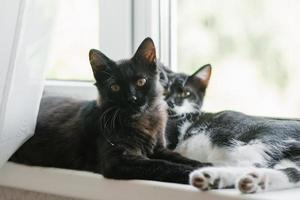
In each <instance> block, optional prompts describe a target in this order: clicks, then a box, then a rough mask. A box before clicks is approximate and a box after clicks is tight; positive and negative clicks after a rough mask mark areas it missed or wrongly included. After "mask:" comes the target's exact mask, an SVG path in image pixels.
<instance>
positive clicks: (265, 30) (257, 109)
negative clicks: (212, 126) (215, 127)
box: [177, 0, 300, 117]
mask: <svg viewBox="0 0 300 200" xmlns="http://www.w3.org/2000/svg"><path fill="white" fill-rule="evenodd" d="M177 3H178V41H177V42H178V70H179V71H183V72H186V73H192V72H193V71H195V70H196V69H197V68H199V67H200V66H201V65H204V64H206V63H211V64H212V66H213V73H212V78H211V81H210V85H209V87H208V90H207V95H206V99H205V103H204V109H205V110H208V111H221V110H224V109H231V110H238V111H243V112H246V113H249V114H255V115H272V116H285V117H292V116H293V117H300V92H299V86H300V78H299V77H300V57H299V55H300V37H299V35H300V26H299V19H300V12H299V10H300V1H297V0H289V1H284V0H278V1H272V0H243V1H240V0H229V1H219V0H177Z"/></svg>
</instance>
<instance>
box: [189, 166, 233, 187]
mask: <svg viewBox="0 0 300 200" xmlns="http://www.w3.org/2000/svg"><path fill="white" fill-rule="evenodd" d="M225 173H226V171H222V170H221V169H218V168H213V167H209V168H201V169H198V170H195V171H193V172H192V173H191V174H190V184H191V185H193V186H195V187H197V188H199V189H201V190H204V191H205V190H210V189H220V188H225V187H228V186H229V185H228V184H226V183H229V182H230V181H228V180H225V179H226V177H227V175H225ZM223 175H225V176H223ZM233 184H234V183H233ZM233 184H231V185H233Z"/></svg>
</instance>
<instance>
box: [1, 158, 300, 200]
mask: <svg viewBox="0 0 300 200" xmlns="http://www.w3.org/2000/svg"><path fill="white" fill-rule="evenodd" d="M0 185H1V186H6V187H12V188H18V189H24V190H29V191H35V192H42V193H48V194H54V195H60V196H65V197H73V198H82V199H105V200H110V199H111V200H112V199H114V200H116V199H122V200H126V199H130V200H140V199H141V197H143V199H144V200H153V199H172V200H177V199H178V200H182V199H189V200H190V199H191V200H194V199H195V200H196V199H197V200H199V199H205V200H215V199H224V200H226V199H236V200H238V199H249V200H250V199H252V200H254V199H265V200H267V199H274V200H277V199H278V200H279V199H282V200H283V199H297V198H298V197H299V196H300V189H290V190H283V191H275V192H266V193H260V194H255V195H243V194H240V193H239V192H238V191H236V190H218V191H210V192H200V191H198V190H197V189H195V188H193V187H192V186H187V185H181V184H172V183H161V182H155V181H142V180H131V181H117V180H109V179H105V178H103V177H102V176H101V175H99V174H94V173H89V172H82V171H74V170H65V169H54V168H42V167H29V166H24V165H19V164H14V163H11V162H8V163H6V164H5V165H4V166H3V167H2V168H1V169H0ZM83 186H85V187H83Z"/></svg>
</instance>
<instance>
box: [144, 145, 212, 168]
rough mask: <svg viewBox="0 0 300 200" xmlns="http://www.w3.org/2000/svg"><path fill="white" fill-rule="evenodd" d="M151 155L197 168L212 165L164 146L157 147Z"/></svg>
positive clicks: (154, 157)
mask: <svg viewBox="0 0 300 200" xmlns="http://www.w3.org/2000/svg"><path fill="white" fill-rule="evenodd" d="M150 157H151V158H153V159H162V160H167V161H169V162H173V163H178V164H184V165H188V166H190V167H193V168H195V169H197V168H202V167H207V166H212V164H211V163H202V162H199V161H197V160H192V159H189V158H186V157H184V156H182V155H181V154H179V153H177V152H174V151H171V150H169V149H166V148H163V147H161V148H159V149H156V150H155V151H154V153H153V155H151V156H150Z"/></svg>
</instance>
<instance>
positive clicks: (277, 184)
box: [236, 167, 300, 193]
mask: <svg viewBox="0 0 300 200" xmlns="http://www.w3.org/2000/svg"><path fill="white" fill-rule="evenodd" d="M299 186H300V171H299V170H298V169H296V168H292V167H290V168H285V169H268V168H255V169H253V170H252V171H251V172H249V173H246V174H244V175H242V176H241V177H240V178H239V179H238V181H237V183H236V188H238V189H239V190H240V191H241V192H242V193H257V192H263V191H270V190H277V189H285V188H293V187H299Z"/></svg>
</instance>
